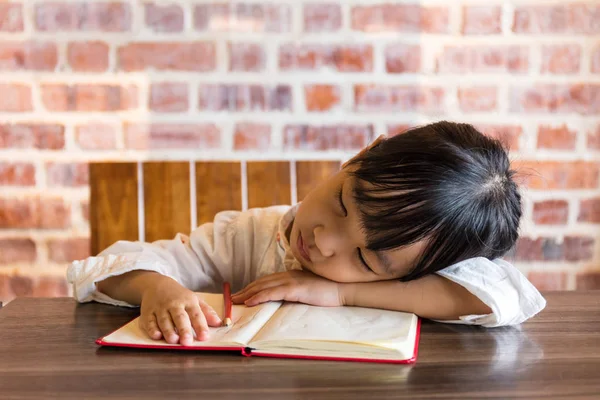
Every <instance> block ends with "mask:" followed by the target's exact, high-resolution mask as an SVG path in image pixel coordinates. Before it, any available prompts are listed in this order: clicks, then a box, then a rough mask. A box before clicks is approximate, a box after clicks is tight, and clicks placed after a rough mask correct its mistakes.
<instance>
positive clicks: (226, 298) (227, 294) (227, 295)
mask: <svg viewBox="0 0 600 400" xmlns="http://www.w3.org/2000/svg"><path fill="white" fill-rule="evenodd" d="M223 304H224V307H225V318H224V319H223V324H224V325H225V326H231V325H232V324H233V321H231V287H230V286H229V282H225V283H223Z"/></svg>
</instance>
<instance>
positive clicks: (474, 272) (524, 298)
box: [438, 257, 546, 327]
mask: <svg viewBox="0 0 600 400" xmlns="http://www.w3.org/2000/svg"><path fill="white" fill-rule="evenodd" d="M438 275H440V276H443V277H444V278H447V279H449V280H451V281H453V282H456V283H457V284H459V285H461V286H463V287H464V288H466V289H467V290H468V291H469V292H471V293H472V294H474V295H475V296H477V297H478V298H479V299H480V300H481V301H482V302H483V303H485V304H486V305H487V306H488V307H489V308H490V309H491V310H492V313H491V314H484V315H464V316H461V317H460V320H457V321H443V322H450V323H462V324H472V325H482V326H485V327H496V326H504V325H517V324H520V323H522V322H524V321H526V320H528V319H529V318H531V317H533V316H534V315H535V314H537V313H538V312H540V311H541V310H543V309H544V307H545V306H546V300H545V299H544V298H543V297H542V295H541V294H540V292H539V291H538V290H537V289H536V288H535V286H533V285H532V284H531V282H529V281H528V280H527V278H525V276H524V275H523V274H522V273H521V272H520V271H519V270H518V269H517V268H515V267H514V266H513V265H512V264H510V263H508V262H506V261H504V260H502V259H495V260H489V259H487V258H484V257H477V258H472V259H468V260H465V261H462V262H459V263H457V264H454V265H451V266H450V267H448V268H445V269H443V270H441V271H438Z"/></svg>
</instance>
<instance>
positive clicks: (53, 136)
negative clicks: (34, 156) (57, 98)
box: [0, 90, 65, 150]
mask: <svg viewBox="0 0 600 400" xmlns="http://www.w3.org/2000/svg"><path fill="white" fill-rule="evenodd" d="M0 92H1V90H0ZM64 147H65V127H64V126H63V125H58V124H14V125H0V149H1V148H18V149H42V150H61V149H63V148H64Z"/></svg>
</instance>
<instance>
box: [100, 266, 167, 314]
mask: <svg viewBox="0 0 600 400" xmlns="http://www.w3.org/2000/svg"><path fill="white" fill-rule="evenodd" d="M167 279H168V280H169V281H172V279H171V278H168V277H166V276H164V275H161V274H159V273H157V272H154V271H131V272H127V273H125V274H123V275H116V276H111V277H110V278H107V279H104V280H103V281H100V282H98V283H97V284H96V287H97V288H98V290H99V291H100V292H102V293H104V294H106V295H108V296H110V297H112V298H113V299H118V300H122V301H125V302H127V303H129V304H132V305H136V306H139V305H140V304H141V303H142V297H143V294H144V291H145V290H146V289H147V288H149V287H152V286H155V285H157V284H160V283H161V282H165V281H166V280H167Z"/></svg>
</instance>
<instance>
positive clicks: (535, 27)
mask: <svg viewBox="0 0 600 400" xmlns="http://www.w3.org/2000/svg"><path fill="white" fill-rule="evenodd" d="M512 30H513V32H516V33H525V34H532V33H533V34H536V33H567V34H569V33H570V34H598V33H600V6H598V5H592V4H589V5H587V4H580V3H572V4H550V5H533V6H518V7H516V8H515V12H514V19H513V26H512Z"/></svg>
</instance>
